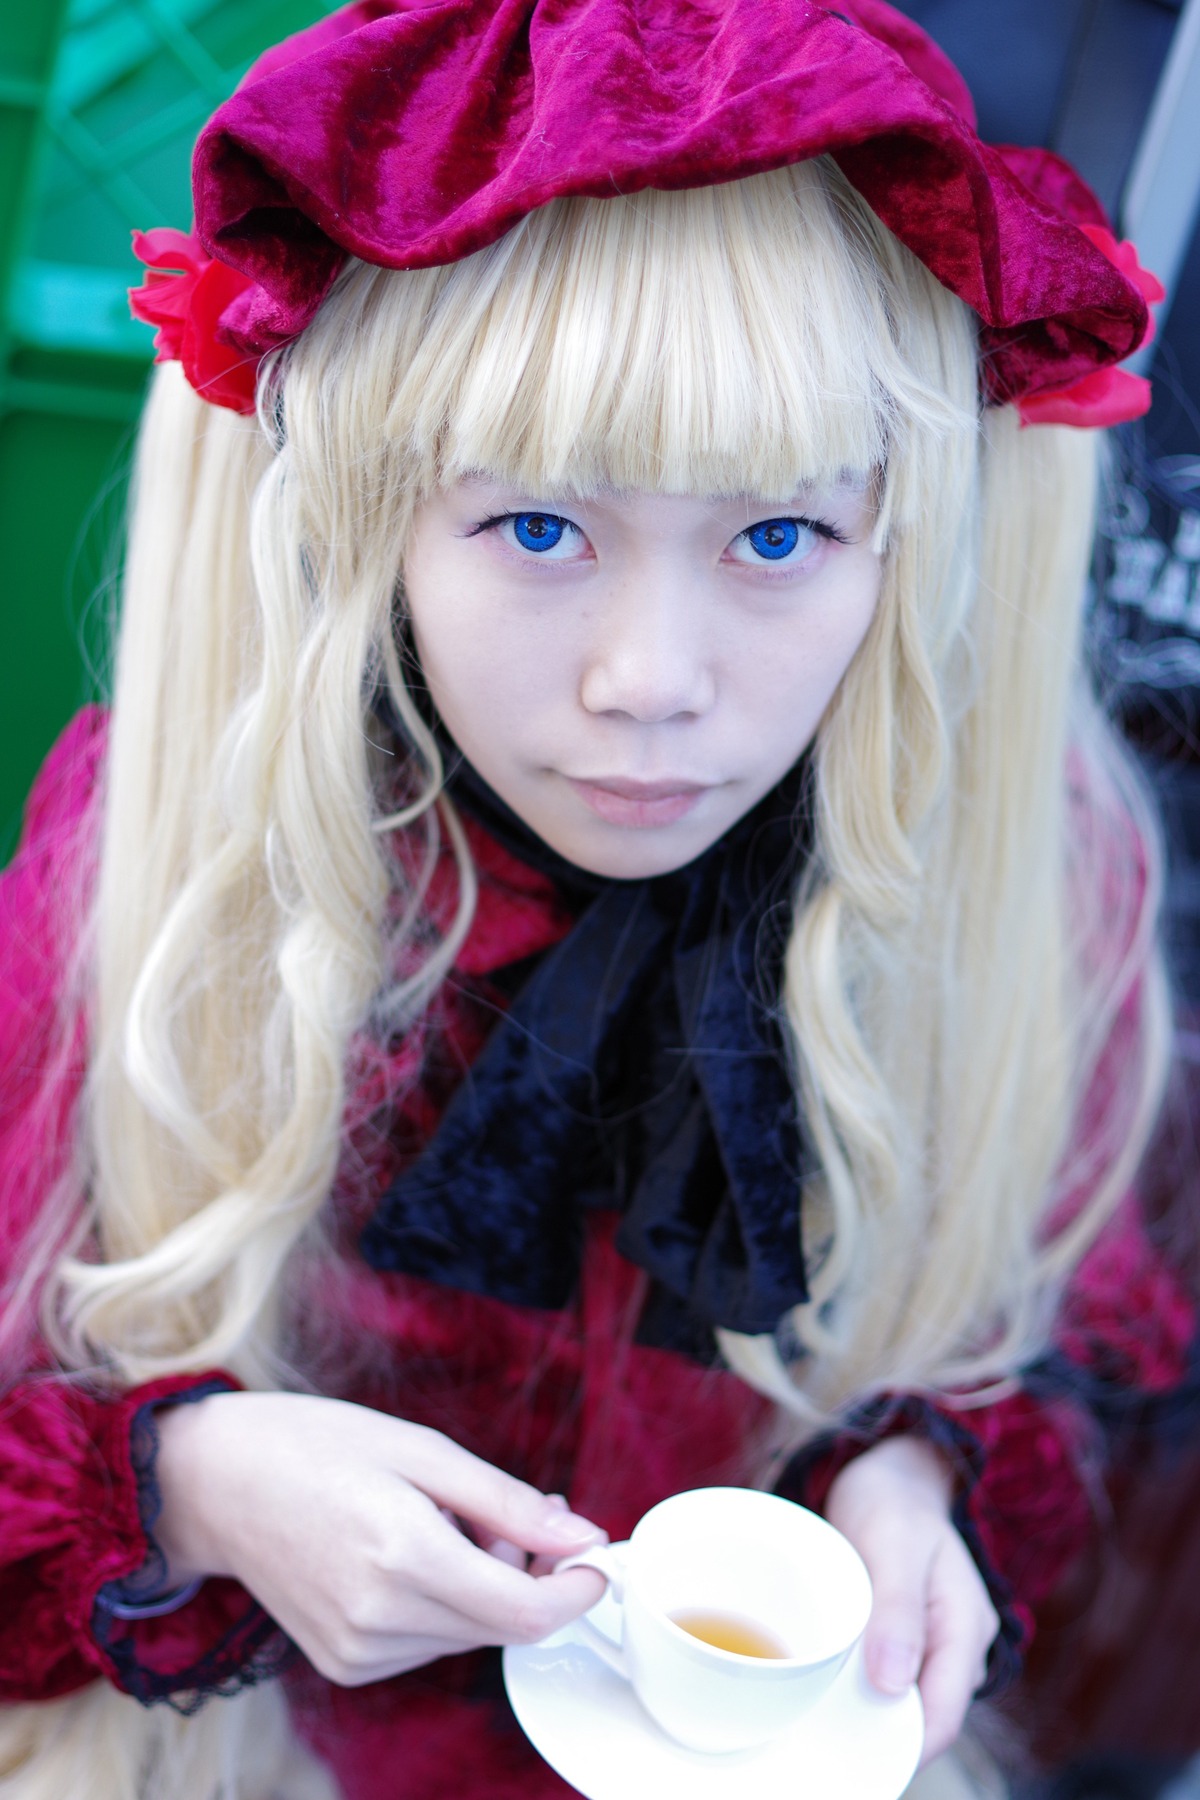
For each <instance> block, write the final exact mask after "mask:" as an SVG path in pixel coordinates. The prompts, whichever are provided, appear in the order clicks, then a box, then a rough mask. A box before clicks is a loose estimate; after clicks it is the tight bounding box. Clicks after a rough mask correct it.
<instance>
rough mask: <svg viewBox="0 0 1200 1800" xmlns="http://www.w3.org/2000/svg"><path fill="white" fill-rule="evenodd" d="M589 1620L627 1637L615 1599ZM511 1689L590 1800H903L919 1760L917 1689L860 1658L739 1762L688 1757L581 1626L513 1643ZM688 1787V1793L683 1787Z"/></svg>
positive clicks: (559, 1765) (507, 1674) (551, 1759)
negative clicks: (890, 1690)
mask: <svg viewBox="0 0 1200 1800" xmlns="http://www.w3.org/2000/svg"><path fill="white" fill-rule="evenodd" d="M590 1617H591V1618H592V1619H593V1621H594V1622H595V1624H596V1625H597V1626H599V1628H600V1629H601V1630H602V1631H604V1632H606V1633H607V1634H608V1635H609V1636H610V1637H617V1636H618V1635H619V1633H620V1620H619V1613H618V1609H617V1607H616V1605H615V1603H614V1602H613V1601H612V1600H611V1599H610V1598H609V1596H608V1594H607V1593H606V1594H605V1595H604V1598H603V1599H602V1600H601V1601H600V1603H599V1605H598V1606H596V1607H594V1608H593V1610H592V1612H591V1614H590ZM504 1684H505V1686H506V1687H507V1689H508V1697H509V1699H510V1701H511V1702H512V1709H513V1711H514V1713H515V1714H516V1715H517V1719H518V1721H519V1723H520V1725H521V1728H522V1730H523V1731H524V1732H525V1735H526V1737H528V1739H529V1740H530V1742H531V1743H532V1744H533V1746H534V1748H535V1749H536V1750H538V1751H540V1752H541V1754H542V1755H543V1756H544V1757H545V1759H546V1761H547V1762H548V1763H549V1764H550V1766H551V1768H553V1769H556V1770H557V1771H558V1773H559V1774H560V1775H561V1776H562V1777H563V1780H564V1781H569V1782H570V1784H571V1786H572V1787H574V1788H576V1789H578V1791H579V1793H581V1794H583V1795H584V1796H585V1797H586V1800H663V1796H664V1795H667V1794H674V1793H683V1792H686V1793H687V1795H688V1796H689V1800H744V1797H745V1796H746V1795H747V1794H751V1793H752V1794H753V1795H754V1800H795V1797H796V1795H797V1794H803V1795H804V1800H899V1796H900V1795H901V1794H902V1793H903V1792H904V1790H905V1788H906V1787H907V1786H908V1783H909V1782H910V1781H911V1779H912V1777H913V1773H914V1771H915V1770H916V1766H917V1763H918V1761H919V1759H920V1755H921V1743H922V1739H923V1737H924V1731H925V1721H924V1717H923V1715H922V1712H921V1702H920V1698H919V1697H918V1694H917V1690H916V1688H910V1689H909V1691H908V1693H907V1694H902V1695H901V1696H900V1697H899V1698H898V1699H889V1698H887V1697H886V1696H885V1695H883V1694H880V1693H878V1692H877V1691H876V1690H875V1689H874V1688H873V1687H872V1686H871V1684H870V1682H869V1681H868V1680H867V1676H866V1671H865V1669H864V1667H863V1661H862V1652H861V1649H856V1650H854V1651H853V1652H852V1653H851V1656H850V1659H849V1661H848V1662H847V1664H846V1667H845V1668H844V1669H843V1670H842V1673H841V1674H840V1675H839V1676H838V1678H837V1680H836V1681H835V1682H834V1684H833V1686H832V1687H831V1688H830V1690H829V1692H828V1693H827V1694H826V1695H825V1697H824V1698H823V1699H822V1700H821V1701H820V1702H819V1703H818V1704H817V1705H816V1706H815V1707H814V1708H813V1710H812V1711H811V1712H810V1713H808V1714H807V1715H806V1717H804V1718H803V1719H801V1720H800V1721H799V1722H798V1723H797V1724H796V1725H794V1726H793V1727H792V1728H791V1730H790V1731H787V1732H784V1734H783V1735H782V1736H781V1737H777V1738H775V1739H773V1740H772V1742H771V1743H769V1744H764V1745H763V1746H762V1747H761V1749H758V1750H743V1751H738V1752H736V1753H735V1754H733V1755H730V1756H707V1755H705V1754H703V1753H702V1752H701V1751H697V1750H685V1749H684V1748H683V1746H682V1745H681V1744H677V1743H675V1742H674V1740H673V1739H671V1738H669V1737H668V1736H667V1735H666V1733H665V1732H664V1731H662V1730H660V1729H659V1727H658V1726H657V1725H656V1724H655V1723H654V1721H653V1719H651V1718H650V1716H649V1714H648V1713H646V1712H644V1711H643V1710H642V1706H641V1703H640V1702H639V1701H638V1700H637V1699H636V1697H635V1696H634V1692H633V1689H632V1688H631V1687H630V1686H629V1685H628V1683H627V1682H624V1681H622V1680H621V1677H620V1676H619V1675H617V1674H614V1672H613V1671H612V1670H611V1669H609V1668H608V1667H607V1666H606V1665H605V1664H604V1663H603V1662H601V1660H600V1658H599V1657H598V1656H596V1655H595V1653H594V1652H593V1651H591V1650H589V1649H588V1648H587V1645H586V1644H585V1643H584V1642H583V1639H582V1635H581V1634H580V1633H579V1632H578V1631H577V1629H576V1628H575V1626H573V1625H568V1626H567V1627H566V1628H565V1630H563V1631H559V1632H556V1633H555V1634H554V1636H553V1637H549V1638H544V1639H543V1641H542V1642H541V1643H540V1644H528V1645H527V1644H522V1645H510V1646H509V1647H508V1649H506V1650H505V1652H504ZM681 1777H683V1778H684V1780H685V1781H686V1788H685V1787H683V1786H682V1785H680V1778H681Z"/></svg>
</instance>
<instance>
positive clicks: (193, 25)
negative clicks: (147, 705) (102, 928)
mask: <svg viewBox="0 0 1200 1800" xmlns="http://www.w3.org/2000/svg"><path fill="white" fill-rule="evenodd" d="M330 10H331V7H330V5H329V4H327V3H322V0H36V4H34V5H26V6H24V7H17V6H15V5H9V6H5V7H4V8H3V9H0V543H3V545H4V564H3V568H4V574H3V589H2V598H0V605H2V607H3V620H4V654H3V656H2V657H0V860H3V858H4V857H6V856H7V855H8V854H9V853H10V852H11V850H12V847H13V844H14V842H15V838H16V829H17V824H18V821H19V816H20V808H21V804H22V801H23V798H24V795H25V793H26V791H27V789H28V786H29V783H30V780H31V779H32V776H33V774H34V772H35V770H36V769H37V766H38V763H39V762H40V761H41V758H42V757H43V756H44V755H45V752H46V750H47V748H48V747H49V745H50V743H51V742H52V741H53V738H54V737H55V735H56V733H57V732H58V730H59V729H60V728H61V726H62V725H63V724H64V722H65V721H66V719H67V718H68V717H69V716H70V714H71V713H72V712H73V711H74V710H75V708H76V707H77V706H79V705H80V704H81V703H82V702H83V701H84V700H86V699H89V698H93V697H95V696H96V695H97V693H102V692H103V688H104V679H105V670H104V668H103V666H102V664H103V659H104V655H105V646H106V642H107V636H108V622H109V616H110V612H111V598H112V595H113V593H114V591H115V585H116V572H117V568H118V563H119V555H120V538H121V527H122V522H123V514H124V497H125V483H126V474H127V470H128V464H129V457H130V451H131V445H132V437H133V430H134V425H135V421H136V419H137V414H138V409H139V407H140V404H141V398H142V394H143V391H144V388H145V383H146V375H147V370H148V368H149V364H150V359H151V355H152V351H151V337H152V333H151V332H150V331H149V329H148V328H147V327H145V326H143V325H138V324H136V323H135V322H134V321H133V320H131V319H130V317H129V308H128V304H127V301H126V289H127V288H128V287H129V286H130V285H131V284H133V283H136V282H137V281H138V280H139V279H140V269H139V266H138V265H137V264H136V263H135V262H134V260H133V257H132V255H131V253H130V249H129V234H130V231H131V230H132V229H133V228H134V227H135V226H136V227H141V228H142V229H143V230H145V229H149V228H150V227H152V226H155V225H176V226H180V227H184V228H186V227H187V226H188V224H189V223H190V219H191V198H190V189H189V167H190V160H191V148H192V144H193V142H194V141H195V138H196V134H197V132H198V130H199V128H200V126H201V125H202V124H203V123H204V121H205V119H206V118H207V117H208V115H209V114H210V113H211V112H212V110H213V108H214V107H215V106H216V105H217V104H218V103H219V102H220V101H221V100H222V99H223V98H224V97H225V96H226V95H227V94H228V93H229V92H230V90H231V89H232V88H233V87H234V85H235V83H236V82H237V81H238V79H239V78H240V76H241V75H242V74H243V73H244V71H245V69H246V68H247V67H248V65H249V64H250V63H251V62H252V61H253V60H254V58H255V57H256V56H257V55H258V54H259V52H260V51H261V50H263V49H264V48H265V47H266V46H267V45H269V44H272V43H275V42H277V41H278V40H279V39H280V38H282V37H285V36H287V35H288V33H289V32H293V31H298V30H300V29H301V28H302V27H303V26H305V25H309V24H311V23H312V22H313V20H314V19H316V18H319V17H320V16H321V15H322V14H323V13H325V12H328V11H330Z"/></svg>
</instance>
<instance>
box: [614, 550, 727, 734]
mask: <svg viewBox="0 0 1200 1800" xmlns="http://www.w3.org/2000/svg"><path fill="white" fill-rule="evenodd" d="M701 612H702V607H701V604H700V601H699V597H698V595H697V593H696V591H695V589H694V588H693V587H691V586H690V584H685V583H683V582H680V581H679V580H678V579H676V578H673V577H672V576H671V575H670V574H668V573H666V572H663V573H659V574H648V575H645V576H643V577H642V578H641V579H639V580H637V581H631V582H629V583H628V584H627V585H623V586H622V588H621V589H620V590H619V591H618V592H615V593H614V594H612V595H611V596H610V597H609V599H608V601H607V603H606V604H604V605H602V606H601V607H599V608H598V609H597V614H596V622H595V630H594V633H593V636H592V640H591V643H590V645H589V647H588V651H587V655H586V662H585V667H584V671H583V678H582V681H581V683H580V699H581V700H582V702H583V705H584V707H585V709H586V710H587V711H588V712H590V713H607V714H618V715H621V716H623V717H626V718H630V719H635V720H637V721H638V723H639V724H644V725H656V724H662V723H664V722H665V721H666V720H668V719H679V718H690V717H697V716H699V715H700V714H702V713H705V712H707V711H708V710H709V708H710V707H711V706H712V704H713V701H714V699H715V698H716V679H715V675H714V671H713V666H712V657H711V654H710V650H709V647H708V645H707V643H706V642H705V637H704V630H703V620H702V617H701Z"/></svg>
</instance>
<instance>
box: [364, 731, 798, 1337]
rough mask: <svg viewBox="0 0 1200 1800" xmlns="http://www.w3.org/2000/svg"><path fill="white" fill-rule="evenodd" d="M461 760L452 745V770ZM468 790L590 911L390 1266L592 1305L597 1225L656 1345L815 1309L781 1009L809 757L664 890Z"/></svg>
mask: <svg viewBox="0 0 1200 1800" xmlns="http://www.w3.org/2000/svg"><path fill="white" fill-rule="evenodd" d="M456 754H457V752H456V747H454V746H452V745H451V746H450V757H449V758H448V760H449V761H450V763H451V766H453V758H454V756H455V755H456ZM449 785H450V790H451V792H452V793H453V794H454V796H455V798H456V799H457V800H458V801H459V802H460V803H461V805H462V806H463V808H464V809H465V810H466V811H467V812H468V813H469V814H471V815H472V816H474V817H475V818H476V819H478V820H479V821H480V823H482V824H483V826H484V828H485V829H486V830H487V832H488V833H489V835H490V836H491V837H492V838H493V839H494V840H496V841H498V842H499V843H500V844H502V845H503V846H504V848H505V849H506V850H508V851H509V852H510V853H512V854H515V855H517V856H518V857H520V858H521V860H522V861H524V862H526V863H527V864H529V865H531V866H533V867H535V868H537V869H539V870H540V871H541V872H542V873H544V874H547V875H548V876H549V877H550V878H551V880H553V881H554V882H555V884H556V886H557V887H558V889H559V891H560V892H561V893H563V894H564V895H565V896H566V897H567V899H568V903H569V904H571V905H572V906H573V908H574V909H576V910H577V913H578V916H577V918H576V922H575V924H574V926H573V928H572V929H571V930H570V931H569V932H568V934H567V935H566V937H565V938H563V939H562V941H561V942H560V943H558V944H556V945H554V946H553V947H552V948H550V949H549V950H547V951H546V952H545V954H544V955H543V956H542V957H540V958H539V959H538V960H537V963H536V966H535V967H534V969H533V970H532V972H531V973H530V974H529V975H528V978H527V979H526V980H525V981H524V982H523V983H522V984H521V985H520V986H519V990H518V992H517V993H516V994H515V996H514V998H513V1000H512V1003H511V1006H510V1008H509V1010H508V1012H507V1014H506V1016H505V1017H504V1018H503V1019H502V1020H501V1021H500V1022H499V1023H497V1025H496V1026H495V1029H494V1030H493V1031H492V1033H491V1035H490V1037H489V1039H488V1042H487V1044H486V1046H485V1047H484V1049H483V1051H482V1053H481V1054H480V1055H479V1056H478V1058H477V1059H476V1060H475V1062H474V1064H473V1066H472V1068H471V1069H470V1071H469V1072H468V1074H467V1076H466V1078H465V1079H464V1080H463V1082H462V1084H461V1086H460V1087H459V1089H458V1091H457V1093H456V1094H455V1095H454V1097H453V1099H452V1100H451V1101H450V1103H449V1105H448V1107H447V1108H446V1111H445V1113H444V1115H443V1117H442V1120H441V1124H440V1126H439V1129H438V1131H437V1135H436V1136H435V1137H434V1139H433V1141H432V1142H431V1143H430V1144H429V1145H428V1146H427V1148H426V1149H425V1151H424V1152H423V1154H422V1155H421V1156H420V1157H419V1158H418V1160H417V1161H416V1162H415V1164H414V1165H413V1166H412V1167H411V1168H409V1169H407V1170H405V1172H404V1173H403V1174H402V1175H401V1176H400V1177H399V1179H398V1180H397V1181H396V1182H395V1183H394V1184H393V1185H392V1187H391V1188H390V1189H389V1190H388V1192H387V1193H386V1194H385V1195H384V1197H383V1199H382V1201H381V1202H380V1205H379V1208H378V1211H377V1212H376V1214H375V1217H374V1219H373V1220H372V1222H371V1224H370V1225H369V1227H368V1228H367V1231H366V1234H365V1236H364V1238H363V1244H362V1249H363V1253H364V1255H365V1256H366V1258H367V1260H368V1262H370V1263H372V1264H373V1265H374V1266H375V1267H377V1268H380V1269H398V1270H401V1271H403V1272H404V1273H406V1274H409V1275H419V1276H422V1277H425V1278H426V1279H430V1280H435V1281H440V1282H445V1283H447V1284H449V1285H451V1286H454V1287H457V1288H462V1289H465V1290H466V1291H467V1292H470V1293H475V1294H491V1295H493V1296H495V1297H496V1298H498V1299H501V1300H507V1301H510V1302H513V1303H516V1304H518V1305H526V1306H541V1307H561V1306H563V1305H565V1304H566V1302H567V1300H568V1299H569V1297H570V1296H571V1294H572V1293H574V1291H575V1290H576V1288H577V1286H578V1282H579V1272H580V1247H581V1245H582V1242H583V1238H584V1215H585V1213H586V1212H587V1211H589V1210H595V1209H597V1208H601V1209H610V1208H611V1209H615V1210H616V1211H617V1212H619V1213H620V1215H621V1224H620V1227H619V1229H618V1232H617V1238H616V1245H617V1249H618V1250H619V1251H620V1252H621V1253H622V1254H623V1255H624V1256H626V1257H627V1258H628V1259H629V1260H630V1261H631V1262H633V1263H635V1264H637V1265H638V1266H639V1267H641V1268H643V1269H644V1270H645V1271H646V1272H647V1274H649V1275H650V1276H651V1277H652V1279H653V1281H654V1282H655V1284H656V1288H657V1290H658V1291H657V1294H656V1295H655V1297H654V1299H653V1300H652V1302H651V1305H650V1307H649V1309H648V1314H647V1316H646V1317H645V1318H644V1320H643V1338H644V1339H649V1341H653V1342H658V1343H661V1344H669V1345H671V1346H672V1347H675V1348H684V1349H688V1350H691V1351H692V1352H693V1353H697V1354H700V1355H711V1353H712V1351H713V1341H712V1336H711V1331H712V1328H713V1327H714V1326H718V1325H723V1326H728V1327H729V1328H730V1329H732V1330H735V1331H745V1332H767V1331H773V1330H774V1329H775V1326H776V1325H777V1323H778V1321H779V1320H780V1319H781V1318H782V1317H784V1316H785V1314H786V1313H787V1312H788V1311H789V1310H790V1309H791V1308H792V1307H793V1306H796V1305H798V1304H799V1303H800V1302H801V1301H802V1300H804V1299H806V1298H807V1290H806V1287H805V1279H804V1264H803V1258H802V1255H801V1247H800V1231H799V1204H800V1187H801V1180H802V1169H801V1157H800V1140H799V1131H798V1126H797V1120H796V1103H795V1096H794V1089H793V1084H792V1081H791V1078H790V1076H789V1072H788V1067H787V1059H786V1053H785V1050H784V1045H783V1041H782V1037H781V1034H780V1030H779V1027H778V1024H777V1022H776V1017H775V1015H776V1011H777V1005H778V1002H777V1000H776V998H775V996H776V995H777V994H778V990H779V985H780V968H781V959H782V954H783V949H784V945H785V942H786V938H787V931H788V928H789V925H790V920H791V908H792V891H793V888H794V886H795V881H796V879H797V877H798V874H799V870H800V867H801V866H802V862H803V854H804V846H805V844H806V842H807V838H808V835H809V834H808V828H807V824H806V822H805V815H804V812H803V806H802V796H803V791H804V785H805V782H804V766H803V765H800V766H798V767H797V768H796V769H795V770H793V771H792V773H791V774H790V775H789V776H788V777H787V778H786V779H785V781H784V782H782V783H781V784H780V786H779V787H777V788H776V789H775V790H774V791H773V792H772V793H770V794H769V795H768V796H767V797H766V799H765V800H763V801H762V802H760V804H759V805H758V806H757V807H756V808H755V809H754V810H753V811H752V812H751V813H750V814H749V815H748V816H747V817H746V818H745V819H743V820H742V821H741V822H740V823H739V824H738V825H737V826H735V827H734V828H733V830H732V831H730V832H728V833H727V834H726V835H725V837H723V838H722V839H721V840H720V841H719V843H717V844H715V845H714V846H713V848H712V849H711V850H709V851H707V852H706V853H705V854H704V855H703V856H701V857H698V858H697V859H696V860H695V861H694V862H692V863H689V864H687V865H686V866H685V867H684V868H682V869H678V870H675V871H673V872H672V873H670V874H667V875H661V876H658V877H656V878H655V879H653V880H648V881H607V880H603V879H602V878H600V877H593V876H588V875H587V874H586V873H584V872H583V871H581V870H579V869H578V868H575V867H574V866H573V865H572V864H570V863H567V862H565V861H564V860H563V859H562V858H561V857H558V856H556V855H555V854H554V852H553V851H551V850H549V849H547V847H546V845H544V844H543V843H541V841H540V840H539V839H537V838H536V837H535V836H534V835H533V833H532V832H530V831H529V829H528V828H527V827H526V826H525V825H524V824H523V823H522V821H521V820H520V819H519V818H517V816H516V815H515V814H514V813H513V812H512V811H511V810H510V808H509V807H508V806H506V805H505V803H504V802H503V801H502V800H501V799H500V797H499V796H498V795H497V794H495V793H494V792H493V790H492V789H491V788H490V787H489V786H488V785H487V783H486V782H485V781H484V780H483V779H482V777H481V776H480V775H479V774H478V773H477V772H476V771H475V770H474V769H472V768H471V767H470V765H469V764H466V763H464V762H462V760H461V756H459V761H458V768H457V771H456V773H455V774H454V775H453V776H452V778H451V780H450V783H449Z"/></svg>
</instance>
